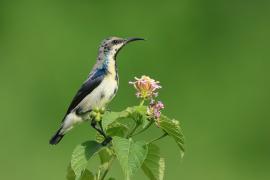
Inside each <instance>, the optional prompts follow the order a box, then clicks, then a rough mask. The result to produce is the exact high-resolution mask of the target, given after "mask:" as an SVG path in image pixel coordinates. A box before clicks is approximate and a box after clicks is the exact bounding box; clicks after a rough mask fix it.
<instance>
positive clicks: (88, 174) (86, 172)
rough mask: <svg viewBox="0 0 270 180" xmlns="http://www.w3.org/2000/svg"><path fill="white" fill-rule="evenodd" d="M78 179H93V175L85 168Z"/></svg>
mask: <svg viewBox="0 0 270 180" xmlns="http://www.w3.org/2000/svg"><path fill="white" fill-rule="evenodd" d="M79 180H95V177H94V175H93V174H92V173H91V172H90V171H89V170H88V169H85V170H84V172H83V173H82V175H81V178H80V179H79Z"/></svg>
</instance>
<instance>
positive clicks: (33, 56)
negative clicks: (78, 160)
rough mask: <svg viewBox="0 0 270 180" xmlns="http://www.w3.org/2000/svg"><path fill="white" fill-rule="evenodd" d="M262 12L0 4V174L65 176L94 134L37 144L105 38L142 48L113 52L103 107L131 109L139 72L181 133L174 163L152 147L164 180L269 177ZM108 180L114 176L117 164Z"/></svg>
mask: <svg viewBox="0 0 270 180" xmlns="http://www.w3.org/2000/svg"><path fill="white" fill-rule="evenodd" d="M269 9H270V1H267V0H265V1H264V0H259V1H255V0H253V1H252V0H201V1H200V0H166V1H127V0H126V1H124V0H123V1H104V0H78V1H75V0H73V1H71V0H68V1H67V0H38V1H37V0H32V1H30V0H12V1H11V0H9V1H8V0H1V1H0V81H1V85H0V99H1V101H0V109H1V110H0V112H1V118H0V122H1V125H0V137H1V148H0V179H11V180H17V179H22V180H48V179H50V180H60V179H65V173H66V172H65V171H66V167H67V164H68V163H69V160H70V156H71V152H72V151H73V149H74V147H75V146H76V145H77V144H78V143H80V142H82V141H85V140H88V139H91V138H93V136H94V131H93V130H92V129H90V128H89V125H88V124H83V125H81V126H80V127H77V128H76V129H74V131H73V132H72V133H70V134H69V135H67V136H66V137H65V138H64V140H63V141H62V142H61V143H60V144H59V145H57V146H50V145H49V144H48V140H49V138H50V137H51V136H52V134H53V133H54V132H55V130H56V129H57V128H58V126H59V123H60V121H61V119H62V116H63V115H64V113H65V111H66V108H67V106H68V105H69V102H70V100H71V98H72V97H73V95H74V94H75V92H76V90H77V89H78V87H79V86H80V85H81V83H82V82H83V81H84V80H85V78H86V76H87V75H88V72H89V71H90V69H91V68H92V65H93V64H94V63H95V58H96V55H97V47H98V45H99V43H100V41H101V40H102V39H104V38H106V37H108V36H112V35H113V36H120V37H130V36H131V37H133V36H135V37H137V36H138V37H144V38H147V41H145V42H137V43H132V44H130V45H129V46H127V47H125V48H124V49H123V50H122V52H121V53H120V54H119V56H118V67H119V73H120V89H119V92H118V95H117V97H116V98H115V99H114V101H113V102H112V103H111V105H110V108H111V109H113V110H121V109H123V108H125V107H126V106H128V105H134V104H136V103H138V101H137V99H136V98H135V96H134V90H133V89H132V88H131V87H130V86H129V85H128V81H129V80H131V79H133V77H134V76H140V75H142V74H146V75H150V76H151V77H153V78H155V79H157V80H160V82H161V84H162V86H163V88H162V90H161V92H160V99H162V101H163V102H164V103H165V105H166V110H165V112H166V114H168V115H169V116H171V117H175V118H177V119H179V120H180V122H181V124H182V127H183V129H184V133H185V136H186V146H187V152H186V154H185V157H184V159H183V160H180V155H179V151H178V149H177V147H176V145H175V143H174V142H173V141H171V140H170V139H168V138H167V139H164V140H162V141H161V142H159V144H160V145H161V147H162V154H163V156H164V157H165V158H166V161H167V164H166V167H167V169H166V174H165V179H166V180H178V179H183V180H198V179H200V180H242V179H243V180H255V179H256V180H266V179H270V143H269V138H270V130H269V128H270V121H269V120H270V115H269V107H270V93H269V92H270V83H269V78H270V70H269V69H270V62H269V58H270V50H269V49H270V48H269V47H270V20H269V19H270V11H269ZM158 133H159V131H157V130H151V132H148V133H146V134H145V136H141V137H140V138H143V139H146V138H147V139H148V138H149V136H150V137H152V136H153V137H154V136H155V135H157V134H158ZM96 165H97V159H94V163H93V164H90V165H89V167H90V169H92V170H93V169H95V167H96ZM110 175H112V176H114V177H120V178H119V179H122V175H121V169H120V167H119V165H118V164H117V163H115V164H114V167H113V170H112V172H111V174H110ZM139 178H140V179H146V178H145V177H144V176H143V173H142V172H138V173H137V174H136V176H135V177H134V179H139Z"/></svg>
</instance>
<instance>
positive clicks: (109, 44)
mask: <svg viewBox="0 0 270 180" xmlns="http://www.w3.org/2000/svg"><path fill="white" fill-rule="evenodd" d="M138 40H144V39H143V38H127V39H124V38H119V37H109V38H107V39H105V40H103V41H102V43H101V45H100V47H99V54H100V55H105V56H110V57H113V58H114V59H115V58H116V56H117V54H118V52H119V51H120V50H121V49H122V47H124V46H125V45H126V44H128V43H130V42H134V41H138Z"/></svg>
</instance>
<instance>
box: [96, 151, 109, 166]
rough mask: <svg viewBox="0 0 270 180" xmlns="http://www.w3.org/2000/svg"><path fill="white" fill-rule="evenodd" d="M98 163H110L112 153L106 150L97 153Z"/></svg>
mask: <svg viewBox="0 0 270 180" xmlns="http://www.w3.org/2000/svg"><path fill="white" fill-rule="evenodd" d="M98 155H99V159H100V163H101V164H105V163H107V162H109V161H110V159H111V157H112V152H111V150H109V149H108V148H103V149H101V150H100V151H99V152H98Z"/></svg>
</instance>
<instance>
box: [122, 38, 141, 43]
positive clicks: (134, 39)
mask: <svg viewBox="0 0 270 180" xmlns="http://www.w3.org/2000/svg"><path fill="white" fill-rule="evenodd" d="M139 40H144V39H143V38H138V37H132V38H127V41H126V43H129V42H132V41H139Z"/></svg>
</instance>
